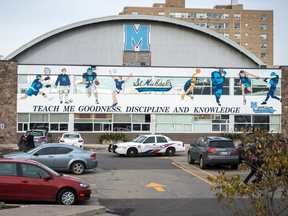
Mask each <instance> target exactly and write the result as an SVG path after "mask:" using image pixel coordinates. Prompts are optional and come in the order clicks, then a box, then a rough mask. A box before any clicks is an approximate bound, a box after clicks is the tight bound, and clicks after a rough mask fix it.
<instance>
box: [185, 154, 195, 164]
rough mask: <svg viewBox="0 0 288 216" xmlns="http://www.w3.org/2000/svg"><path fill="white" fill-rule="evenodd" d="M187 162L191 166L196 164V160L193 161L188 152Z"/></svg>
mask: <svg viewBox="0 0 288 216" xmlns="http://www.w3.org/2000/svg"><path fill="white" fill-rule="evenodd" d="M187 161H188V163H189V164H194V161H195V160H193V159H192V157H191V154H190V152H188V154H187Z"/></svg>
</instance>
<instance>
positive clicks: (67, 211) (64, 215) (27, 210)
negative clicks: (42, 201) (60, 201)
mask: <svg viewBox="0 0 288 216" xmlns="http://www.w3.org/2000/svg"><path fill="white" fill-rule="evenodd" d="M105 214H106V208H105V207H104V206H100V205H99V206H77V205H75V206H63V205H28V206H23V205H22V206H20V207H19V208H13V209H7V210H5V209H3V210H0V216H2V215H3V216H4V215H7V216H8V215H22V216H26V215H27V216H40V215H43V216H59V215H61V216H94V215H105Z"/></svg>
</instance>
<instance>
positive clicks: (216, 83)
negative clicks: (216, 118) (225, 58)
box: [211, 71, 227, 106]
mask: <svg viewBox="0 0 288 216" xmlns="http://www.w3.org/2000/svg"><path fill="white" fill-rule="evenodd" d="M226 74H227V72H226V71H223V72H219V71H213V72H212V73H211V81H212V88H213V93H214V95H215V98H216V102H217V104H218V105H219V106H221V103H220V98H221V96H222V93H223V83H224V81H225V76H226Z"/></svg>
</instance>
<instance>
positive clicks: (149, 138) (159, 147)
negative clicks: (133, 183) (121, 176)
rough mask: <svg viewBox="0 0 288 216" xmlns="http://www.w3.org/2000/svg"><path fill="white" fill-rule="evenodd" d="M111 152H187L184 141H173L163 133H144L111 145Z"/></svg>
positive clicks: (133, 154) (131, 154) (133, 153)
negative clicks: (129, 140) (127, 140)
mask: <svg viewBox="0 0 288 216" xmlns="http://www.w3.org/2000/svg"><path fill="white" fill-rule="evenodd" d="M108 151H109V152H111V151H112V152H114V153H117V154H119V155H127V156H129V157H135V156H136V155H137V154H161V153H164V154H166V155H167V156H173V155H174V154H175V153H177V152H185V147H184V143H183V142H181V141H172V140H171V139H169V138H168V137H167V136H163V135H142V136H138V137H137V138H135V139H133V141H132V142H124V143H118V144H114V145H110V146H109V149H108Z"/></svg>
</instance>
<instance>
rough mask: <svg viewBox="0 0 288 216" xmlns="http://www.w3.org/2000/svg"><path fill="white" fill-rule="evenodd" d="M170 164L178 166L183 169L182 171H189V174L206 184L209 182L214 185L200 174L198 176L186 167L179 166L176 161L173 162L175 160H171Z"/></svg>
mask: <svg viewBox="0 0 288 216" xmlns="http://www.w3.org/2000/svg"><path fill="white" fill-rule="evenodd" d="M172 164H173V165H175V166H177V167H179V168H180V169H182V170H184V171H186V172H188V173H190V174H191V175H194V176H195V177H197V178H199V179H201V180H202V181H204V182H206V183H208V184H210V185H212V186H214V185H213V184H212V183H211V182H209V181H207V180H206V179H204V178H202V177H201V176H199V175H196V174H195V173H193V172H191V171H189V170H187V169H186V168H184V167H182V166H180V165H179V164H177V163H175V162H172Z"/></svg>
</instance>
